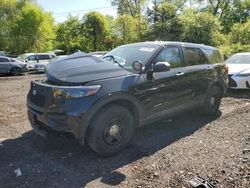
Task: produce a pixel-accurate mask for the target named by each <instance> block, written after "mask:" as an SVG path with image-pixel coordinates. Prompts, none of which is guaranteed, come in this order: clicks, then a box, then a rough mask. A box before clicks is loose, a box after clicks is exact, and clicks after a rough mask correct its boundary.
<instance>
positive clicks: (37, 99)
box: [29, 91, 45, 107]
mask: <svg viewBox="0 0 250 188" xmlns="http://www.w3.org/2000/svg"><path fill="white" fill-rule="evenodd" d="M31 92H32V91H31ZM29 100H30V101H31V102H32V103H34V104H36V105H37V106H39V107H44V105H45V96H43V95H40V94H37V95H33V94H32V93H31V94H30V95H29Z"/></svg>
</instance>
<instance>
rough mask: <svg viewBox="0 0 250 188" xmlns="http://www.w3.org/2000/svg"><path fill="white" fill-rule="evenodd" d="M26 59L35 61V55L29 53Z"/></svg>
mask: <svg viewBox="0 0 250 188" xmlns="http://www.w3.org/2000/svg"><path fill="white" fill-rule="evenodd" d="M27 59H28V61H36V60H37V59H36V56H35V55H30V56H29V57H28V58H27Z"/></svg>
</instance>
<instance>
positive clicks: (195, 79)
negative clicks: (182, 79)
mask: <svg viewBox="0 0 250 188" xmlns="http://www.w3.org/2000/svg"><path fill="white" fill-rule="evenodd" d="M182 52H183V57H184V62H185V65H186V67H185V73H186V79H187V82H188V85H189V87H190V89H191V90H192V100H193V99H197V100H201V99H202V98H203V97H204V95H205V93H206V91H207V89H208V87H209V86H210V84H211V82H212V81H213V80H214V79H213V77H214V72H213V71H214V66H213V65H212V64H210V63H209V61H208V59H207V58H206V56H205V55H204V53H203V52H202V51H201V50H200V49H199V48H195V47H182Z"/></svg>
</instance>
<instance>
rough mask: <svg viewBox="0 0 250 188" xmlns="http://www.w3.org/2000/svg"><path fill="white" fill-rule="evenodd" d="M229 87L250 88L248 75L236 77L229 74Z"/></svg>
mask: <svg viewBox="0 0 250 188" xmlns="http://www.w3.org/2000/svg"><path fill="white" fill-rule="evenodd" d="M228 77H229V88H232V89H250V77H236V76H234V75H229V76H228Z"/></svg>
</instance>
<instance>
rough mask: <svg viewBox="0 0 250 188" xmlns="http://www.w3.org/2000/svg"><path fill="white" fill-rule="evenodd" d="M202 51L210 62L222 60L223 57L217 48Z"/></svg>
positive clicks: (220, 61)
mask: <svg viewBox="0 0 250 188" xmlns="http://www.w3.org/2000/svg"><path fill="white" fill-rule="evenodd" d="M204 51H205V53H206V54H207V56H208V58H209V61H210V62H211V63H212V64H215V63H222V62H223V58H222V57H221V55H220V52H219V50H212V49H204Z"/></svg>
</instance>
